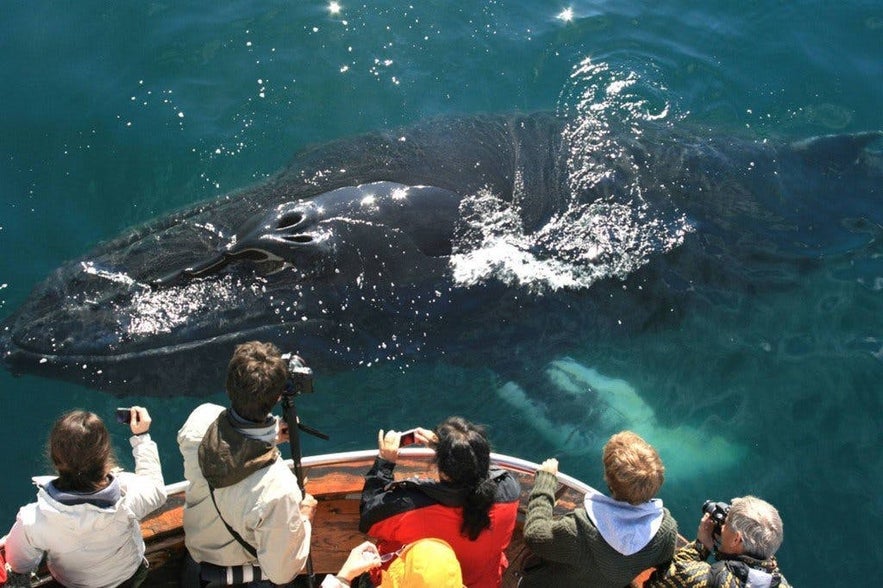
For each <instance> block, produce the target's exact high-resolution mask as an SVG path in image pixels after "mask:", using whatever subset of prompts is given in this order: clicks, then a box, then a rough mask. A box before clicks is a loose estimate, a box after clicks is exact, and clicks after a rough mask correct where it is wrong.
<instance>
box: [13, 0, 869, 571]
mask: <svg viewBox="0 0 883 588" xmlns="http://www.w3.org/2000/svg"><path fill="white" fill-rule="evenodd" d="M2 13H3V18H2V19H0V80H2V84H0V117H2V132H0V194H2V200H0V251H2V253H3V254H2V255H0V316H4V317H5V316H6V315H8V314H10V313H12V312H13V311H14V310H15V308H17V307H18V306H19V305H20V304H21V303H22V302H23V301H24V300H25V298H26V297H27V295H28V293H29V292H30V290H31V289H32V288H33V287H34V286H35V285H36V284H37V283H39V282H40V281H41V280H42V279H43V278H44V277H45V276H46V275H47V274H48V273H49V272H51V271H52V270H53V269H54V268H56V267H57V266H59V265H60V264H61V263H62V262H64V261H66V260H69V259H72V258H74V257H77V256H79V255H81V254H83V253H85V252H86V251H87V250H88V249H89V248H90V247H91V246H93V245H95V244H96V243H98V242H100V241H102V240H106V239H109V238H111V237H113V236H115V235H116V234H118V233H120V232H121V231H123V230H124V229H126V228H127V227H130V226H132V225H137V224H139V223H142V222H144V221H147V220H149V219H151V218H154V217H156V216H158V215H161V214H163V213H166V212H169V211H172V210H175V209H178V208H181V207H183V206H185V205H188V204H191V203H194V202H197V201H201V200H205V199H208V198H212V197H214V196H217V195H221V194H224V193H227V192H229V191H231V190H234V189H236V188H241V187H244V186H247V185H250V184H253V183H255V182H258V181H260V180H262V179H264V178H266V177H268V176H269V175H270V174H272V173H273V172H274V171H276V170H277V169H279V168H281V167H282V166H284V165H285V163H286V161H288V160H289V159H290V157H291V156H292V155H293V154H294V153H295V152H296V151H297V150H298V149H300V148H302V147H305V146H307V145H311V144H316V143H322V142H326V141H329V140H332V139H337V138H341V137H346V136H351V135H355V134H358V133H360V132H365V131H369V130H374V129H383V128H390V127H396V126H400V125H407V124H409V123H414V122H417V121H421V120H424V119H428V118H431V117H435V116H439V115H446V114H470V113H487V112H490V113H501V112H510V111H521V112H531V111H535V110H551V111H557V112H559V113H563V114H572V113H574V112H586V111H594V112H600V113H603V114H604V115H606V116H619V117H623V116H625V117H629V119H630V120H634V121H637V122H638V123H640V121H642V120H648V119H654V120H662V121H664V122H665V123H667V124H670V125H671V126H672V127H673V128H676V127H679V126H682V125H690V126H695V127H701V128H703V129H706V130H707V131H708V132H709V134H720V135H738V136H740V137H743V138H750V139H755V140H757V141H763V140H765V139H769V140H801V139H805V138H808V137H812V136H817V135H827V134H834V133H850V132H860V131H870V130H881V129H883V108H881V105H883V5H881V4H880V3H879V2H871V1H867V0H866V1H859V0H844V1H843V2H813V1H810V0H795V1H794V2H771V1H747V2H737V3H734V2H723V1H720V0H711V1H709V2H702V3H697V2H684V1H683V0H674V1H671V2H662V3H660V2H637V1H634V0H621V1H617V2H609V1H579V2H572V3H563V2H545V1H539V2H538V1H536V0H530V1H528V0H495V1H481V2H478V1H475V2H459V3H452V2H439V1H437V0H426V1H422V2H412V3H409V2H402V1H393V0H376V1H373V2H358V3H357V2H348V1H347V0H339V2H331V3H328V2H314V1H311V0H304V1H298V2H279V1H267V2H243V1H231V2H224V3H217V2H199V1H197V2H187V3H167V2H142V3H107V2H96V1H94V0H82V1H80V2H77V3H69V2H57V1H50V0H46V1H38V2H19V1H12V2H4V4H3V8H2ZM878 163H879V162H878ZM878 171H879V170H878ZM830 206H831V208H832V209H834V210H835V211H836V208H837V202H836V201H834V202H833V203H831V205H830ZM867 206H868V210H870V211H872V213H874V212H876V213H877V214H878V216H877V217H876V218H880V217H879V213H880V212H881V211H883V202H869V203H867ZM872 216H873V214H872ZM818 222H819V223H822V224H823V223H824V222H825V217H824V215H821V214H820V216H819V218H818ZM867 232H868V234H869V235H870V237H869V238H868V242H867V244H866V245H865V249H864V250H863V251H862V252H860V253H857V254H850V255H842V254H841V253H842V252H840V251H835V250H832V251H829V252H823V254H822V257H824V258H825V259H824V263H821V264H818V265H814V266H813V267H811V268H809V269H806V268H804V270H803V271H800V272H798V273H796V274H795V275H796V276H798V277H799V279H796V280H793V283H792V284H791V285H790V286H789V287H787V288H770V289H765V288H757V289H747V290H746V291H745V292H741V293H739V294H738V295H734V296H733V297H722V298H720V299H711V300H708V301H707V304H705V305H704V306H703V307H702V312H696V313H693V314H690V315H688V316H684V317H683V318H681V319H680V320H678V321H677V322H676V323H675V324H673V325H670V326H669V327H668V328H666V329H656V330H653V331H652V332H641V331H638V332H635V333H633V334H630V335H629V336H625V337H624V336H616V337H610V339H609V340H605V339H604V338H601V340H600V341H599V340H594V341H593V342H592V344H591V345H588V344H587V345H585V346H583V347H579V346H575V347H574V348H573V349H572V350H571V352H570V353H569V354H568V356H567V357H561V358H558V359H557V360H556V361H555V363H553V364H550V365H549V367H548V370H547V373H546V374H540V375H539V376H538V378H540V379H542V378H546V379H547V380H548V383H549V384H548V385H549V386H550V387H552V386H558V387H562V386H566V383H567V382H571V383H573V382H576V385H577V387H578V388H579V387H580V386H582V387H583V388H592V389H594V390H596V391H598V394H602V393H606V394H608V395H609V396H608V397H607V400H605V402H606V403H608V405H610V406H612V407H613V409H612V410H616V411H618V412H619V419H618V420H617V421H616V422H617V423H618V424H620V425H625V426H630V427H631V428H634V429H635V430H637V431H638V432H639V433H642V434H645V435H646V436H647V437H648V438H649V439H651V440H652V441H653V442H654V443H656V444H657V445H658V446H659V447H660V450H661V452H662V455H663V459H664V460H665V461H666V464H667V474H668V475H667V481H666V484H665V486H664V487H663V489H662V492H661V497H662V498H663V500H664V502H665V503H666V505H667V506H668V507H669V508H670V509H671V510H672V512H673V514H674V515H675V517H676V518H677V519H678V521H679V525H680V529H681V532H682V533H683V534H684V535H686V536H687V537H688V538H693V537H694V536H695V529H696V526H697V524H698V521H699V518H700V514H701V513H700V508H701V506H702V503H703V501H704V500H706V499H709V498H710V499H715V500H729V499H730V498H732V497H735V496H741V495H745V494H755V495H758V496H761V497H763V498H765V499H767V500H769V501H770V502H772V503H773V504H774V505H776V506H777V507H778V508H779V509H780V512H781V514H782V518H783V519H784V524H785V542H784V545H783V547H782V548H781V550H780V552H779V561H780V564H781V566H782V569H783V571H784V573H785V575H786V576H787V577H788V578H789V580H790V581H791V583H792V584H793V585H796V586H850V585H866V584H870V583H872V580H871V578H873V577H877V576H878V575H879V572H880V565H881V564H883V550H881V549H878V548H875V546H876V545H878V543H879V540H878V537H879V530H880V529H881V528H883V494H881V490H880V488H881V487H883V458H881V447H883V439H881V417H883V403H881V380H883V363H881V362H883V250H881V242H880V238H881V235H883V233H881V227H880V226H878V225H877V226H874V225H873V224H872V226H871V227H870V228H868V229H867ZM546 269H550V270H551V269H553V268H546ZM749 270H750V268H749ZM749 273H750V271H746V274H749ZM744 278H745V280H746V281H748V280H750V278H751V276H750V275H745V276H744ZM505 318H506V317H503V318H502V319H501V320H505ZM566 318H567V317H562V320H566ZM494 367H495V366H493V365H490V366H487V367H486V368H484V369H478V368H474V367H472V368H465V367H462V366H459V365H456V364H455V363H453V362H451V363H448V362H443V361H438V360H437V359H434V360H431V361H430V360H427V361H419V360H418V361H416V362H413V363H412V365H411V366H410V367H407V368H404V367H403V366H402V365H399V364H397V363H396V362H388V363H383V362H381V363H379V364H377V365H372V366H370V367H363V368H360V369H357V370H352V371H348V372H344V373H337V374H322V373H319V374H317V379H316V392H315V394H313V395H309V396H306V395H304V396H302V397H300V398H298V400H297V402H298V407H299V409H300V413H301V417H302V419H303V420H304V421H305V422H307V423H308V424H310V425H313V426H315V427H316V428H319V429H321V430H323V431H324V432H326V433H328V434H330V436H331V440H330V441H321V440H318V439H314V438H311V437H305V438H304V453H305V454H316V453H324V452H332V451H346V450H354V449H362V448H369V447H374V444H375V442H376V433H377V429H379V428H397V429H404V428H409V427H411V426H415V425H424V426H432V425H434V424H435V423H437V422H438V421H440V420H441V419H443V418H445V417H446V416H448V415H450V414H460V415H462V416H465V417H467V418H469V419H471V420H474V421H478V422H482V423H486V424H487V425H488V426H489V431H490V436H491V439H492V441H493V443H494V446H495V449H496V450H497V451H500V452H504V453H510V454H514V455H517V456H520V457H522V458H525V459H530V460H534V461H538V462H539V461H542V460H543V459H545V458H546V457H549V456H556V457H558V459H559V460H560V463H561V469H562V470H563V471H564V472H566V473H569V474H571V475H574V476H576V477H578V478H581V479H582V480H584V481H585V482H587V483H589V484H592V485H595V486H597V487H599V488H603V487H604V484H603V479H602V476H601V464H600V446H601V444H603V441H604V439H605V438H606V436H608V435H609V434H610V433H612V432H613V431H612V430H604V429H603V427H601V426H600V425H599V423H601V422H602V421H603V419H601V420H599V419H598V418H597V414H596V412H597V406H596V404H597V402H599V400H598V398H600V396H597V397H596V396H592V397H591V398H590V397H588V396H586V397H579V396H576V397H575V400H574V401H573V402H571V403H570V404H569V405H568V407H567V410H568V412H569V414H568V415H567V418H566V419H564V420H566V422H567V423H569V425H568V426H569V427H572V424H573V423H574V422H575V421H576V422H579V419H580V418H581V417H580V415H581V414H582V411H585V415H586V417H585V423H586V425H585V427H586V428H587V429H593V430H573V429H567V430H563V429H562V428H561V427H559V426H558V425H557V423H558V417H559V415H556V414H555V411H554V409H552V410H549V411H548V412H546V413H532V412H531V407H533V408H536V406H542V402H543V390H542V387H539V388H532V389H527V390H522V391H521V392H523V393H524V395H526V397H527V398H528V399H529V401H528V402H526V403H522V406H521V407H520V408H519V407H518V406H515V405H513V404H512V403H507V402H503V401H501V400H500V399H501V398H502V395H504V393H508V394H509V397H510V398H511V397H512V394H516V396H517V392H515V391H513V387H515V384H514V383H511V382H508V381H507V380H506V378H505V376H503V375H501V373H498V371H497V370H495V369H494ZM556 378H557V379H556ZM222 386H223V374H218V392H217V393H216V394H215V395H214V396H212V397H210V399H211V400H213V401H216V402H223V401H224V395H223V393H222ZM0 390H2V392H0V422H2V427H0V451H2V455H3V459H2V463H3V464H4V467H5V471H4V475H3V478H4V480H3V482H2V483H0V527H2V528H3V529H5V528H8V527H9V526H11V524H12V523H13V521H14V518H15V513H16V511H17V509H18V506H19V505H21V504H24V503H26V502H28V501H30V500H32V498H33V495H34V489H33V487H32V486H31V484H30V476H32V475H36V474H42V473H48V472H49V466H48V462H47V459H46V457H45V451H44V446H45V440H46V436H47V433H48V430H49V427H50V426H51V423H52V422H53V421H54V419H55V418H56V417H57V416H58V415H59V414H60V413H62V412H63V411H66V410H69V409H72V408H86V409H90V410H93V411H95V412H97V413H99V414H100V415H102V416H103V417H104V418H105V419H106V420H107V421H109V422H111V423H112V419H113V417H112V415H113V409H114V408H115V407H116V406H128V405H132V404H143V405H145V406H147V407H148V408H149V409H150V410H151V412H152V414H153V416H154V425H153V428H152V431H151V432H152V434H153V436H154V438H155V439H156V440H157V442H158V443H159V445H160V449H161V452H162V458H163V470H164V473H165V477H166V480H167V481H168V482H173V481H177V480H179V479H180V478H181V477H182V466H181V463H180V458H179V454H178V451H177V446H176V443H175V433H176V431H177V429H178V427H179V426H180V425H181V424H182V423H183V421H184V419H185V418H186V416H187V414H188V413H189V411H190V410H191V409H192V408H194V407H195V406H196V405H197V404H198V403H199V402H201V401H202V400H203V399H201V398H194V397H191V396H188V395H187V390H169V391H168V393H169V395H170V398H162V399H160V398H148V397H131V398H114V397H113V396H111V395H108V394H104V393H99V392H96V391H92V390H89V389H85V388H83V387H80V386H76V385H73V384H68V383H63V382H58V381H53V380H48V379H40V378H37V377H33V376H23V377H19V378H15V377H13V376H11V375H10V374H9V373H7V372H6V371H2V372H0ZM501 390H502V391H503V392H501ZM616 398H619V399H620V400H616ZM624 398H625V399H627V400H628V401H627V402H626V401H624V400H622V399H624ZM530 399H533V401H532V402H531V401H530ZM516 404H517V403H516ZM593 415H595V416H593ZM648 415H649V416H648ZM539 417H542V418H539ZM110 426H111V427H112V431H113V434H114V442H115V445H116V449H117V453H118V456H119V458H120V461H121V462H122V463H123V465H127V466H129V467H131V465H132V459H131V453H130V450H129V449H128V442H127V437H128V436H127V435H126V431H125V430H124V429H123V428H122V427H120V426H118V425H116V424H111V425H110ZM562 431H563V432H562ZM574 435H576V437H574ZM574 438H576V439H577V440H579V441H580V442H581V443H582V444H583V446H580V445H579V444H578V443H577V444H575V443H574V442H573V440H574ZM3 529H0V533H3V532H4V531H3Z"/></svg>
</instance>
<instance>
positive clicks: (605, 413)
mask: <svg viewBox="0 0 883 588" xmlns="http://www.w3.org/2000/svg"><path fill="white" fill-rule="evenodd" d="M546 375H547V378H548V380H549V383H550V384H551V385H553V386H554V387H555V388H556V389H557V391H558V392H559V393H562V394H565V395H568V396H570V397H572V398H573V399H575V400H577V401H578V404H584V405H585V419H584V420H583V421H580V420H579V419H574V416H575V415H572V414H570V415H566V417H567V418H566V419H562V420H558V419H556V415H555V414H552V412H551V411H550V410H549V408H548V407H547V406H546V404H545V403H544V401H543V400H542V399H541V398H532V397H529V396H528V395H527V393H525V391H524V390H523V389H522V388H521V387H520V386H519V385H518V384H516V383H514V382H507V383H506V384H504V385H503V386H501V387H499V388H498V389H497V394H498V396H499V397H500V398H501V399H502V400H504V401H505V402H506V403H508V404H509V405H511V406H512V407H514V408H516V409H517V410H519V411H521V412H522V413H523V414H524V415H525V417H526V418H527V419H528V420H529V421H530V422H531V424H532V425H533V427H534V428H535V429H536V430H537V432H539V433H540V435H542V436H543V437H544V438H545V439H546V440H547V441H549V442H550V443H551V444H553V445H554V446H555V447H556V448H558V450H559V451H560V452H561V453H562V454H564V455H572V456H596V457H597V459H598V460H599V461H600V459H601V451H602V448H603V446H604V443H606V441H607V439H608V438H609V437H610V436H611V435H612V434H614V433H616V432H618V431H622V430H630V431H634V432H636V433H638V434H639V435H641V436H642V437H643V438H644V439H646V440H647V441H648V442H649V443H651V444H652V445H653V446H654V447H655V448H656V450H657V451H658V452H659V455H660V456H661V457H662V461H663V463H664V464H665V473H666V479H667V480H669V481H672V480H686V479H690V478H696V477H704V476H708V475H710V474H712V473H714V472H718V471H721V470H726V469H728V468H731V467H733V466H735V465H736V464H738V463H739V461H740V460H742V459H743V458H744V457H745V456H746V454H747V451H746V449H745V448H744V447H742V446H741V445H738V444H736V443H734V442H732V441H729V440H728V439H726V438H724V437H722V436H720V435H717V434H714V433H708V432H705V431H702V430H699V429H696V428H693V427H690V426H679V427H675V428H669V427H665V426H663V425H661V424H660V423H659V422H658V421H657V419H656V413H655V412H654V411H653V408H652V407H650V406H649V405H648V404H647V403H646V402H645V401H644V399H643V398H642V397H641V395H640V394H638V392H637V390H635V389H634V388H633V387H632V385H631V384H629V383H628V382H627V381H625V380H622V379H618V378H611V377H608V376H605V375H603V374H601V373H600V372H598V371H597V370H595V369H594V368H590V367H586V366H584V365H581V364H579V363H577V362H576V361H575V360H573V359H570V358H564V359H559V360H555V361H552V362H551V363H549V365H548V366H547V368H546ZM562 416H564V415H562ZM565 467H566V466H565Z"/></svg>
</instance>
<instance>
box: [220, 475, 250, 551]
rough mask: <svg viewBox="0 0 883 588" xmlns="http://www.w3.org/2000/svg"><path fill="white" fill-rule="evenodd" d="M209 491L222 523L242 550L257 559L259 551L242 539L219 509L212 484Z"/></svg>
mask: <svg viewBox="0 0 883 588" xmlns="http://www.w3.org/2000/svg"><path fill="white" fill-rule="evenodd" d="M208 491H209V493H210V494H211V496H212V504H214V505H215V510H216V511H217V512H218V518H220V519H221V522H222V523H224V526H225V527H227V530H228V531H230V534H231V535H233V538H234V539H236V540H237V541H238V542H239V544H240V545H242V548H243V549H245V550H246V551H247V552H249V553H250V554H251V556H252V557H253V558H255V559H257V557H258V550H257V549H255V548H254V545H252V544H251V543H248V542H247V541H246V540H245V539H243V538H242V535H240V534H239V533H237V532H236V530H235V529H234V528H233V527H231V526H230V525H229V524H228V523H227V521H226V520H225V519H224V515H222V514H221V509H220V508H218V503H217V501H216V500H215V489H214V488H212V486H211V484H209V487H208Z"/></svg>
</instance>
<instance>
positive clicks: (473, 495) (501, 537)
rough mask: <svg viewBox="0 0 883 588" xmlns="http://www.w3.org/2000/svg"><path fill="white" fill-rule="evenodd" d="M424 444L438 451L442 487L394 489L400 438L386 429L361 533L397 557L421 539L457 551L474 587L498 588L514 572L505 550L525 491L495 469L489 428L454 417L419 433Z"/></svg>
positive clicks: (428, 483)
mask: <svg viewBox="0 0 883 588" xmlns="http://www.w3.org/2000/svg"><path fill="white" fill-rule="evenodd" d="M415 437H416V441H417V442H418V443H422V444H424V445H428V446H429V447H432V448H434V449H435V456H434V460H435V464H436V466H437V467H438V476H439V480H438V481H436V480H426V479H424V480H416V479H414V480H403V481H399V482H394V479H393V470H394V468H395V465H396V459H397V458H398V451H399V445H400V440H401V433H398V432H396V431H388V432H386V433H384V432H383V430H381V431H380V432H379V433H378V436H377V441H378V446H379V450H380V451H379V454H378V456H377V459H376V460H375V461H374V465H373V466H372V468H371V470H370V471H369V472H368V473H367V474H366V476H365V484H364V488H363V489H362V501H361V505H360V520H359V529H360V530H361V531H362V532H363V533H367V534H368V535H370V536H372V537H375V538H377V539H379V543H378V547H379V548H380V550H381V552H383V553H387V552H394V551H396V550H397V549H399V548H400V547H401V546H402V545H405V544H409V543H413V542H414V541H417V540H418V539H423V538H426V537H435V538H438V539H442V540H443V541H446V542H447V543H448V544H450V546H451V548H452V549H453V550H454V553H456V555H457V559H458V560H459V562H460V566H461V569H462V574H463V583H464V584H466V585H467V586H469V587H470V588H495V587H497V586H499V585H500V583H501V579H502V575H503V572H504V571H505V570H506V567H507V566H508V565H509V562H508V560H507V559H506V554H505V550H506V547H507V546H508V545H509V541H510V539H511V537H512V532H513V530H514V529H515V519H516V515H517V512H518V503H519V497H520V494H521V486H520V484H519V483H518V480H516V479H515V478H514V477H513V476H512V475H511V474H509V473H508V472H506V471H503V470H497V469H491V467H490V444H489V442H488V440H487V437H486V435H485V430H484V428H483V427H481V426H478V425H475V424H473V423H470V422H469V421H467V420H465V419H463V418H460V417H450V418H448V419H446V420H445V421H443V422H442V423H441V424H440V425H438V427H437V428H436V430H435V431H434V432H433V431H430V430H428V429H424V428H417V429H415Z"/></svg>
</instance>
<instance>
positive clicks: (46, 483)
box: [6, 406, 166, 588]
mask: <svg viewBox="0 0 883 588" xmlns="http://www.w3.org/2000/svg"><path fill="white" fill-rule="evenodd" d="M129 410H130V412H129V414H130V418H131V422H130V423H129V428H130V429H131V431H132V437H131V438H130V439H129V443H130V444H131V446H132V455H133V456H134V457H135V473H131V472H123V471H120V470H119V468H118V467H117V463H116V459H115V457H114V452H113V447H112V445H111V442H110V434H109V433H108V430H107V427H105V425H104V422H103V421H102V420H101V418H100V417H99V416H98V415H96V414H94V413H92V412H87V411H84V410H73V411H70V412H67V413H65V414H63V415H62V416H61V417H59V419H58V420H56V421H55V424H54V426H53V427H52V431H51V433H50V434H49V443H48V453H49V459H50V460H51V462H52V465H53V466H54V467H55V470H56V471H57V473H58V475H57V476H56V477H49V476H44V477H39V478H35V479H34V480H35V482H36V484H37V488H38V490H37V501H36V502H32V503H31V504H28V505H26V506H23V507H22V508H21V509H20V510H19V511H18V516H17V517H16V520H15V524H14V525H13V526H12V530H11V531H10V532H9V535H8V537H7V538H6V559H7V563H8V565H9V566H10V568H11V570H12V571H13V572H15V573H16V574H29V573H30V572H32V571H33V570H35V569H36V568H37V566H38V565H40V562H41V560H42V559H43V557H44V556H45V558H46V566H47V568H48V569H49V573H50V574H52V577H53V578H55V580H57V581H58V582H59V583H60V584H62V585H64V586H68V587H71V588H77V587H83V588H86V587H103V586H120V585H122V586H127V587H132V586H140V585H141V583H142V582H143V581H144V579H145V577H146V576H147V561H146V560H145V559H144V549H145V547H144V539H142V537H141V526H140V525H139V524H138V521H139V520H140V519H142V518H144V517H145V516H147V515H148V514H149V513H150V512H151V511H154V510H156V509H157V508H159V507H160V506H162V505H163V504H165V501H166V490H165V482H164V481H163V475H162V468H161V466H160V461H159V452H158V451H157V447H156V443H155V442H154V441H153V440H151V438H150V434H149V433H148V430H149V429H150V423H151V418H150V414H149V413H148V411H147V409H146V408H143V407H140V406H134V407H132V408H131V409H129Z"/></svg>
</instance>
